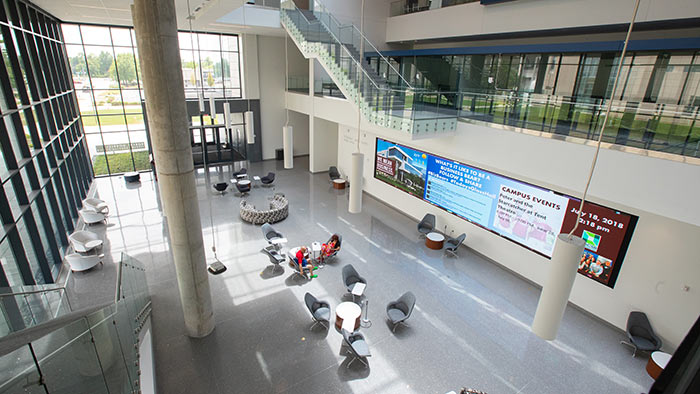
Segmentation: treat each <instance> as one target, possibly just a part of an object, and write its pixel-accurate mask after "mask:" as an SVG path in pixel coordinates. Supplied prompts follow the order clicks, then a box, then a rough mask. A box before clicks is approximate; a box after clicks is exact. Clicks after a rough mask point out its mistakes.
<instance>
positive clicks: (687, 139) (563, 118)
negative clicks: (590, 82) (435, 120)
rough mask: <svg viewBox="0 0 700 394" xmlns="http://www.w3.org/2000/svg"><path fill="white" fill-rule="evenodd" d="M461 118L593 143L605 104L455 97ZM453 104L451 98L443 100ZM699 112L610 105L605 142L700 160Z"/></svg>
mask: <svg viewBox="0 0 700 394" xmlns="http://www.w3.org/2000/svg"><path fill="white" fill-rule="evenodd" d="M456 97H457V99H456V100H455V102H456V104H457V105H458V110H459V117H461V118H465V119H473V120H479V121H484V122H489V123H497V124H503V125H507V126H513V127H518V128H523V129H530V130H537V131H543V132H547V133H552V134H559V135H562V136H570V137H576V138H581V139H588V140H597V138H598V133H599V132H600V126H601V123H602V121H603V118H604V117H605V107H606V105H607V101H606V100H602V99H590V98H588V99H586V98H577V97H564V96H554V95H543V94H534V93H515V92H511V93H509V94H486V93H471V92H459V93H458V94H457V96H456ZM441 100H442V101H443V102H446V103H451V101H450V99H446V98H441ZM699 118H700V107H697V106H684V105H671V104H657V103H640V102H632V101H624V100H613V103H612V109H611V113H610V116H609V119H608V124H607V125H606V127H605V130H604V132H603V141H604V142H608V143H611V144H617V145H624V146H631V147H635V148H640V149H645V150H654V151H660V152H666V153H673V154H678V155H684V156H692V157H700V119H699Z"/></svg>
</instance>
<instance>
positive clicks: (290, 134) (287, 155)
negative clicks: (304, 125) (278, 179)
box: [282, 126, 294, 169]
mask: <svg viewBox="0 0 700 394" xmlns="http://www.w3.org/2000/svg"><path fill="white" fill-rule="evenodd" d="M282 141H283V143H284V168H286V169H290V168H294V130H293V129H292V126H284V127H282Z"/></svg>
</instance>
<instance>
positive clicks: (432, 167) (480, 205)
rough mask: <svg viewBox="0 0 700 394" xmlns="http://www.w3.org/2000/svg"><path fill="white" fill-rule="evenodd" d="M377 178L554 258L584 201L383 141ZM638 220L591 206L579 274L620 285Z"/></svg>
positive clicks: (586, 208) (580, 232)
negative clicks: (562, 235) (559, 240)
mask: <svg viewBox="0 0 700 394" xmlns="http://www.w3.org/2000/svg"><path fill="white" fill-rule="evenodd" d="M374 177H375V178H377V179H379V180H381V181H383V182H385V183H388V184H390V185H392V186H394V187H396V188H398V189H401V190H403V191H404V192H406V193H409V194H411V195H413V196H415V197H418V198H420V199H422V200H423V201H426V202H428V203H430V204H433V205H435V206H437V207H440V208H442V209H444V210H446V211H448V212H450V213H452V214H454V215H456V216H458V217H461V218H462V219H465V220H467V221H469V222H471V223H474V224H476V225H478V226H480V227H483V228H484V229H487V230H489V231H491V232H494V233H496V234H498V235H500V236H502V237H504V238H507V239H509V240H511V241H513V242H515V243H517V244H519V245H521V246H523V247H525V248H528V249H530V250H532V251H533V252H535V253H538V254H540V255H542V256H545V257H548V258H551V257H552V252H553V250H554V241H555V239H556V237H557V235H558V234H559V233H561V232H563V231H566V232H569V231H571V229H572V228H573V227H574V223H575V221H576V216H577V214H578V208H579V205H580V204H581V200H580V199H577V198H575V197H571V196H567V195H565V194H562V193H557V192H554V191H552V190H548V189H544V188H541V187H539V186H535V185H532V184H529V183H525V182H521V181H518V180H516V179H512V178H509V177H506V176H503V175H499V174H496V173H493V172H490V171H485V170H482V169H480V168H477V167H472V166H468V165H465V164H462V163H459V162H456V161H454V160H449V159H446V158H443V157H440V156H435V155H432V154H429V153H426V152H423V151H420V150H416V149H412V148H409V147H407V146H404V145H400V144H397V143H394V142H391V141H387V140H383V139H381V138H377V143H376V160H375V166H374ZM637 219H638V218H637V216H634V215H630V214H627V213H624V212H620V211H617V210H615V209H611V208H607V207H604V206H602V205H598V204H595V203H591V202H585V203H584V205H583V213H582V214H581V219H580V224H579V227H578V229H577V230H576V232H575V233H574V235H577V236H579V237H581V238H583V240H584V241H585V242H586V248H585V250H584V253H583V255H582V256H581V262H580V264H579V270H578V272H579V273H580V274H582V275H585V276H587V277H589V278H591V279H593V280H596V281H598V282H600V283H602V284H604V285H606V286H609V287H614V285H615V281H616V279H617V275H618V273H619V271H620V266H621V265H622V261H623V259H624V257H625V253H626V252H627V247H628V245H629V242H630V239H631V238H632V233H633V232H634V227H635V226H636V224H637Z"/></svg>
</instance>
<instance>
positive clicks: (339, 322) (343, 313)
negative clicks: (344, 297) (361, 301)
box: [335, 301, 362, 332]
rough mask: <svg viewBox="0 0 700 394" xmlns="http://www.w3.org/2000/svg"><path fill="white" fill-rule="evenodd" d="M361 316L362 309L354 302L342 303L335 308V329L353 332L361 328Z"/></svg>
mask: <svg viewBox="0 0 700 394" xmlns="http://www.w3.org/2000/svg"><path fill="white" fill-rule="evenodd" d="M360 315H362V308H360V306H359V305H357V304H356V303H354V302H349V301H346V302H341V303H340V304H339V305H338V306H337V307H336V308H335V328H337V329H338V330H340V329H341V328H344V329H346V330H348V331H350V332H353V331H355V330H357V329H358V328H360Z"/></svg>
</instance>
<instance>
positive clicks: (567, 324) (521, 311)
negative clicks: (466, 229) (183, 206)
mask: <svg viewBox="0 0 700 394" xmlns="http://www.w3.org/2000/svg"><path fill="white" fill-rule="evenodd" d="M238 168H239V167H238V166H236V168H235V169H238ZM231 171H232V168H231V166H224V167H217V168H211V169H210V170H209V172H208V173H207V172H205V170H203V169H200V170H199V171H198V172H197V188H198V193H199V200H200V211H201V216H202V227H203V232H204V242H205V245H206V249H207V254H208V260H209V262H211V261H213V259H214V255H213V253H212V252H211V246H212V243H214V242H215V244H216V250H217V254H218V258H219V259H220V260H221V261H222V262H223V263H224V264H225V265H226V266H227V267H228V270H227V271H226V272H225V273H223V274H221V275H218V276H213V275H212V276H210V283H211V293H212V297H213V305H214V310H215V318H216V322H217V325H216V329H215V330H214V332H213V333H212V334H211V335H209V336H208V337H206V338H203V339H191V338H189V337H187V336H185V334H184V326H183V320H182V311H181V306H180V298H179V293H178V288H177V281H176V278H175V271H174V267H173V264H172V256H171V254H170V250H169V247H168V243H167V229H166V225H167V220H165V219H164V218H163V217H162V214H161V210H160V209H159V202H158V196H157V186H156V183H154V182H153V181H152V179H151V175H150V174H142V182H141V184H140V185H138V186H137V187H131V188H127V187H126V185H125V184H124V182H123V180H122V179H121V178H119V177H115V178H100V179H97V180H96V181H95V184H96V187H97V193H98V194H99V196H100V198H103V199H105V200H107V201H108V203H109V205H110V207H111V216H110V223H109V224H108V225H107V226H97V227H93V228H92V230H93V231H97V232H101V233H103V234H104V236H105V237H106V245H105V251H106V254H107V263H106V264H105V265H104V266H103V267H97V268H96V269H93V270H91V271H88V272H86V273H77V274H73V275H71V277H70V278H69V281H68V286H69V288H70V289H71V292H72V295H73V298H76V297H77V298H79V299H81V300H82V301H79V302H81V303H82V305H88V304H90V303H94V302H98V301H100V300H109V299H110V297H113V294H114V277H115V265H114V264H113V263H112V262H113V261H118V259H119V253H120V252H126V253H128V254H130V255H131V256H133V257H135V258H137V259H139V260H141V261H142V262H143V263H144V264H145V265H146V266H147V275H148V281H149V287H150V291H151V295H152V301H153V314H152V318H153V340H154V346H155V352H156V357H155V359H156V379H157V384H158V386H159V392H161V393H166V394H178V393H187V394H195V393H259V392H262V393H445V392H448V391H450V390H456V391H458V389H459V388H460V387H472V388H475V389H479V390H482V391H484V392H487V393H490V394H503V393H537V394H544V393H631V394H632V393H633V394H639V393H642V392H646V391H647V390H648V388H649V387H650V386H651V383H652V380H651V378H649V376H648V375H647V374H646V371H645V369H644V366H645V361H646V360H645V359H644V357H637V358H632V356H631V351H630V349H628V348H627V347H624V346H622V345H620V344H619V341H620V340H621V339H623V338H624V333H623V332H622V331H619V330H617V329H615V328H612V327H610V326H609V325H607V324H605V323H602V322H601V321H599V320H597V319H595V318H593V317H591V316H589V315H587V314H585V313H582V312H581V311H579V310H577V309H575V308H572V307H569V308H568V309H567V311H566V314H565V316H564V321H563V323H562V326H561V330H560V332H559V336H558V338H557V340H556V341H551V342H548V341H544V340H541V339H539V338H538V337H536V336H535V335H534V334H532V333H531V332H530V329H529V326H530V324H531V322H532V318H533V316H534V312H535V308H536V305H537V299H538V297H539V293H540V292H539V289H538V288H536V287H535V286H533V285H532V284H530V283H528V282H527V281H525V280H523V279H521V278H519V277H518V276H516V275H513V274H512V273H510V272H508V271H506V270H504V269H502V268H500V267H499V266H498V265H497V264H494V263H493V262H490V261H488V260H487V259H485V258H483V257H481V256H479V255H477V254H475V253H474V252H472V251H471V250H470V249H469V248H468V243H469V242H468V240H467V242H466V243H467V247H462V248H460V250H459V257H457V258H455V257H448V256H445V255H444V254H443V252H441V251H433V250H429V249H427V248H426V247H425V246H424V241H423V240H422V239H420V238H419V236H418V233H417V231H416V222H415V221H414V220H413V219H411V218H409V217H407V216H405V215H403V214H401V213H400V212H398V211H396V210H394V209H392V208H390V207H389V206H387V205H384V204H383V203H381V202H379V201H377V200H376V199H374V198H372V197H370V196H368V195H365V196H364V200H363V202H364V207H363V212H362V213H361V214H349V213H348V211H347V204H348V201H347V199H348V196H347V192H346V191H337V190H334V189H332V188H331V187H330V186H329V183H328V175H327V174H326V173H322V174H316V175H314V174H311V173H309V172H308V158H305V157H302V158H297V159H296V160H295V169H293V170H284V169H282V166H281V162H276V161H266V162H262V163H254V164H252V165H250V166H249V172H250V173H252V174H260V175H262V174H266V173H267V172H268V171H274V172H276V174H277V180H276V182H275V188H274V189H272V188H261V187H258V188H254V189H253V191H252V193H251V195H250V196H249V197H247V198H248V200H249V201H250V202H252V203H254V204H256V205H262V204H263V203H265V201H266V197H267V196H269V195H271V194H273V193H275V192H282V193H285V195H286V196H287V198H288V199H289V201H290V213H289V217H288V218H287V219H286V220H284V221H282V222H280V223H278V224H276V225H275V228H276V229H277V230H279V231H280V232H282V233H283V234H284V235H285V236H286V237H287V238H288V239H289V244H288V245H287V246H288V247H293V246H297V245H301V244H305V245H308V244H310V243H311V242H312V241H325V240H326V239H328V237H329V236H330V234H331V233H333V232H338V233H340V234H342V235H343V245H342V246H343V247H342V250H341V252H340V254H339V255H338V257H337V258H336V260H335V261H334V262H333V263H331V264H328V265H327V266H326V267H324V268H323V269H321V270H320V271H319V272H318V278H316V279H313V280H312V281H306V280H303V279H301V278H300V277H299V276H296V275H294V274H293V273H292V271H291V270H290V269H289V268H288V267H286V266H285V267H284V270H283V271H282V270H280V269H279V268H278V269H277V270H276V271H273V269H272V266H271V265H270V263H269V260H268V259H267V257H265V256H264V255H262V254H261V253H259V251H260V249H261V248H262V247H263V246H265V242H264V241H263V239H262V236H261V231H260V227H259V226H255V225H251V224H248V223H243V222H241V220H240V218H239V215H238V205H239V203H240V201H241V198H240V197H239V196H237V195H236V194H235V193H233V192H232V191H230V192H228V193H226V194H224V195H219V194H215V193H213V192H212V189H211V186H210V185H211V183H215V182H219V181H224V180H228V179H229V178H230V173H231ZM345 264H353V265H354V266H355V268H356V269H357V270H358V271H359V272H360V274H361V275H363V276H365V277H366V278H367V281H368V286H367V290H366V291H365V295H366V299H367V300H368V301H369V319H370V320H371V326H370V327H368V328H361V330H360V331H361V332H362V333H363V334H364V336H365V338H366V339H367V342H368V343H369V346H370V350H371V352H372V356H371V357H370V358H369V367H368V368H365V367H364V366H363V365H362V364H361V363H359V362H354V363H353V364H352V365H351V366H350V367H349V368H348V367H347V365H348V362H349V361H350V360H349V359H348V358H347V357H346V355H345V352H344V349H343V348H342V336H341V334H340V333H338V332H337V331H336V329H335V327H333V326H331V328H330V329H329V330H326V329H322V328H320V327H319V326H317V327H316V329H315V330H313V331H311V330H309V327H310V326H311V324H312V320H311V316H310V314H309V312H308V311H307V309H306V307H305V305H304V302H303V297H304V293H306V292H311V293H312V294H314V295H315V296H317V297H319V298H321V299H325V300H327V301H329V302H330V304H331V307H332V309H334V308H335V306H337V305H338V304H339V303H340V302H342V301H344V300H347V299H348V295H347V294H345V291H344V286H343V284H342V281H341V268H342V266H344V265H345ZM408 290H410V291H412V292H413V293H414V294H415V295H416V297H417V303H416V309H415V311H414V313H413V316H412V317H411V318H410V319H409V321H408V325H407V326H400V327H399V328H397V329H396V332H395V333H392V332H391V330H390V327H389V325H388V324H387V322H386V317H385V316H386V313H385V306H386V304H387V303H388V302H389V301H391V300H393V299H396V298H398V297H399V296H400V295H401V294H402V293H404V292H405V291H408ZM79 305H80V304H79Z"/></svg>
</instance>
